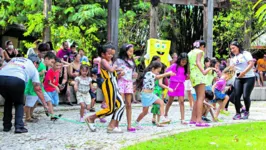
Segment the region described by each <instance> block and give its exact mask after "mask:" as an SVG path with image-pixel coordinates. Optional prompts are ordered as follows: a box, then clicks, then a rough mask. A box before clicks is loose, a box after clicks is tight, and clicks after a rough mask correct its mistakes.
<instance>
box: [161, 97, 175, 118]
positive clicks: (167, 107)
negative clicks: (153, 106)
mask: <svg viewBox="0 0 266 150" xmlns="http://www.w3.org/2000/svg"><path fill="white" fill-rule="evenodd" d="M174 98H175V97H172V96H169V99H168V102H167V104H166V107H165V117H167V116H168V111H169V109H170V107H171V106H172V103H173V101H174ZM161 108H162V109H163V107H161V106H160V109H161Z"/></svg>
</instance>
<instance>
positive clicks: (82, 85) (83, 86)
mask: <svg viewBox="0 0 266 150" xmlns="http://www.w3.org/2000/svg"><path fill="white" fill-rule="evenodd" d="M75 81H76V82H77V83H78V91H79V92H81V93H88V92H89V91H90V84H91V81H92V79H91V78H90V77H86V78H83V77H80V76H78V77H76V78H75Z"/></svg>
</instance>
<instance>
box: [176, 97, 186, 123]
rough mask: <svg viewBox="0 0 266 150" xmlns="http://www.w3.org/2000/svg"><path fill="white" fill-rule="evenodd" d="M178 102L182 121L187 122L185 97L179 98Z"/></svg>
mask: <svg viewBox="0 0 266 150" xmlns="http://www.w3.org/2000/svg"><path fill="white" fill-rule="evenodd" d="M178 102H179V106H180V113H181V121H182V120H185V105H184V97H183V96H179V97H178Z"/></svg>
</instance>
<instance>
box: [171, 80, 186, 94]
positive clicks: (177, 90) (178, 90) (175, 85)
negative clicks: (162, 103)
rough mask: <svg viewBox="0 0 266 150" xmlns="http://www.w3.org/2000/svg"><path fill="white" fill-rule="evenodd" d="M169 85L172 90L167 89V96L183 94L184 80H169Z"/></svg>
mask: <svg viewBox="0 0 266 150" xmlns="http://www.w3.org/2000/svg"><path fill="white" fill-rule="evenodd" d="M169 87H170V88H171V89H173V92H169V91H168V96H171V97H175V96H185V86H184V82H171V81H170V85H169Z"/></svg>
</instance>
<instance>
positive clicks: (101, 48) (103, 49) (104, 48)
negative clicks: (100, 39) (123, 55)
mask: <svg viewBox="0 0 266 150" xmlns="http://www.w3.org/2000/svg"><path fill="white" fill-rule="evenodd" d="M108 49H114V46H113V45H112V44H111V43H106V44H104V45H103V46H99V47H98V55H99V56H100V57H102V53H106V52H107V50H108Z"/></svg>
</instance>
